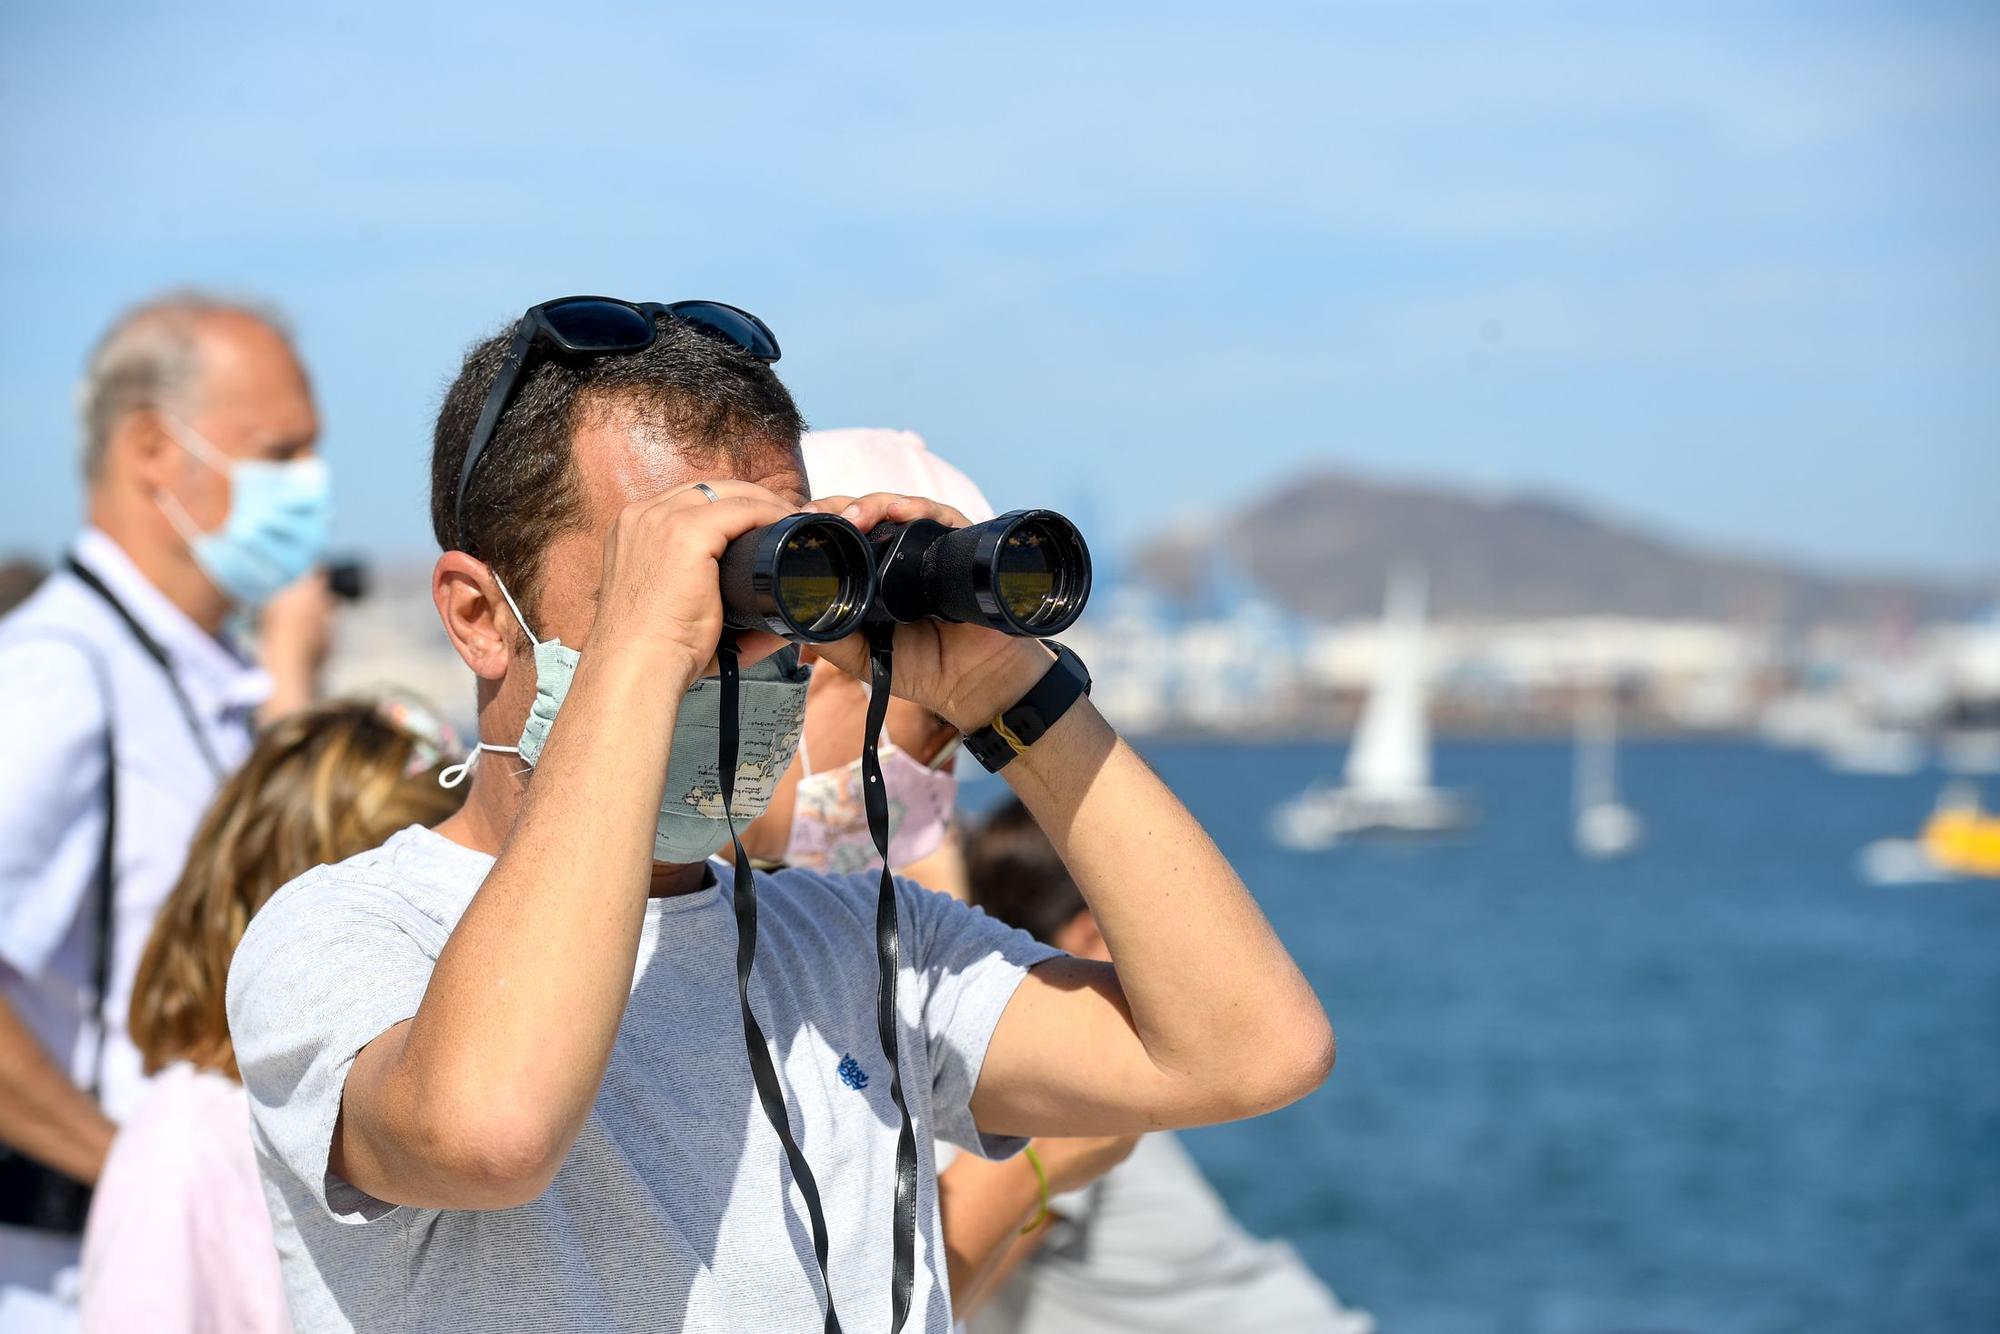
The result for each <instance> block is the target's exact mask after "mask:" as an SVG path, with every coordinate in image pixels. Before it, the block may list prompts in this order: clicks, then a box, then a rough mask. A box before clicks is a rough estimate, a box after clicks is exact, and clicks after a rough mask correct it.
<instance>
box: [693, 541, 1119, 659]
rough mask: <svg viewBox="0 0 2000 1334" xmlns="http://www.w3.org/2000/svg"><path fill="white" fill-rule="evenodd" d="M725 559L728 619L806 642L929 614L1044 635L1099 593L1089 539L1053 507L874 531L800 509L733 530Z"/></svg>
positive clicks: (1065, 625)
mask: <svg viewBox="0 0 2000 1334" xmlns="http://www.w3.org/2000/svg"><path fill="white" fill-rule="evenodd" d="M721 567H722V606H723V619H724V620H725V621H726V622H727V623H728V624H730V625H732V626H734V627H736V628H737V629H740V630H769V631H770V632H772V633H773V634H778V635H783V636H784V637H786V638H787V639H795V640H800V641H803V642H805V643H809V644H824V643H828V642H830V641H832V640H835V639H843V638H845V637H846V636H848V635H851V634H853V633H854V632H855V631H856V630H858V629H860V628H861V627H862V626H863V625H866V624H871V623H877V624H879V623H882V622H891V621H893V622H907V621H918V620H923V619H925V618H927V617H929V618H935V619H937V620H941V621H965V622H971V623H973V624H975V625H984V626H987V627H990V628H991V629H994V630H998V631H1000V632H1002V633H1003V634H1010V635H1026V636H1032V637H1034V638H1038V639H1042V638H1047V637H1048V636H1050V635H1056V634H1061V633H1062V632H1063V631H1064V630H1067V629H1068V628H1069V627H1070V626H1071V625H1073V624H1075V622H1076V618H1077V617H1078V616H1080V615H1082V614H1083V606H1084V603H1085V601H1086V600H1088V598H1089V597H1090V548H1089V547H1088V546H1086V545H1085V544H1084V540H1083V534H1082V533H1081V532H1079V531H1078V530H1077V527H1076V525H1075V524H1073V523H1071V522H1070V521H1069V520H1068V519H1065V518H1064V517H1063V516H1062V515H1060V514H1057V513H1056V512H1055V511H1054V510H1039V509H1035V510H1014V511H1012V512H1011V513H1008V514H1003V515H1001V516H1000V517H999V518H997V519H990V520H988V521H987V522H985V523H976V524H973V525H971V526H970V527H966V528H947V527H946V526H945V525H943V524H941V523H938V522H937V521H936V520H933V519H918V520H916V521H914V522H912V523H897V524H882V525H880V526H878V527H876V528H875V529H874V530H873V531H871V532H869V533H867V534H866V535H863V533H862V532H861V530H860V529H859V528H856V527H855V526H854V525H853V524H851V523H849V522H848V521H847V520H846V519H843V518H841V517H839V516H838V515H833V514H794V515H791V516H790V517H788V518H785V519H780V520H779V521H778V522H777V523H774V524H770V525H768V526H766V527H763V528H757V529H753V530H752V531H750V532H748V533H745V534H743V536H741V537H739V538H737V539H736V540H735V541H733V542H731V543H730V544H729V546H728V548H727V549H726V550H724V552H723V554H722V561H721Z"/></svg>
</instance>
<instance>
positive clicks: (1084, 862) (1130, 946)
mask: <svg viewBox="0 0 2000 1334" xmlns="http://www.w3.org/2000/svg"><path fill="white" fill-rule="evenodd" d="M1005 773H1006V776H1007V778H1008V780H1009V782H1010V783H1011V784H1012V785H1013V787H1014V790H1015V791H1016V792H1017V793H1018V794H1019V795H1020V797H1021V799H1022V800H1023V801H1024V802H1025V803H1026V804H1027V806H1028V808H1029V810H1030V811H1032V812H1033V813H1034V815H1035V818H1036V820H1037V821H1038V822H1039V823H1040V825H1041V827H1042V829H1043V830H1044V831H1045V832H1046V833H1047V834H1048V836H1049V838H1050V839H1051V840H1052V841H1053V842H1054V844H1055V846H1056V848H1057V850H1058V851H1059V852H1060V853H1061V854H1062V858H1063V862H1064V864H1065V865H1066V866H1067V867H1068V868H1069V871H1070V874H1071V876H1072V877H1073V878H1074V879H1075V880H1076V884H1077V887H1078V889H1080V890H1081V891H1082V893H1083V897H1084V899H1085V901H1086V902H1088V903H1089V905H1090V908H1091V911H1092V912H1093V913H1094V914H1095V916H1096V918H1097V924H1098V928H1099V930H1101V931H1102V932H1103V934H1104V940H1105V944H1106V945H1107V946H1108V947H1109V949H1110V952H1111V957H1112V958H1113V959H1114V960H1116V962H1117V969H1118V983H1119V985H1120V987H1121V988H1122V990H1123V993H1124V999H1125V1002H1126V1004H1127V1005H1128V1006H1129V1007H1130V1011H1131V1020H1132V1024H1133V1027H1134V1028H1135V1029H1136V1031H1137V1033H1138V1035H1139V1038H1140V1040H1141V1041H1142V1042H1143V1043H1144V1045H1145V1049H1146V1054H1147V1056H1148V1057H1150V1058H1151V1060H1152V1062H1153V1063H1154V1064H1155V1065H1156V1066H1158V1067H1160V1068H1161V1069H1162V1070H1163V1071H1167V1072H1171V1073H1173V1074H1175V1075H1178V1076H1185V1077H1189V1078H1193V1079H1197V1080H1200V1081H1202V1082H1204V1083H1206V1082H1211V1081H1213V1080H1216V1079H1247V1078H1249V1077H1251V1076H1253V1075H1254V1074H1255V1073H1256V1072H1257V1071H1258V1069H1259V1067H1260V1065H1262V1064H1264V1063H1266V1062H1265V1059H1264V1058H1266V1057H1268V1058H1269V1063H1270V1064H1271V1065H1272V1066H1273V1070H1272V1075H1273V1078H1274V1079H1279V1080H1282V1079H1283V1078H1285V1077H1286V1075H1287V1074H1288V1071H1286V1070H1283V1069H1279V1068H1277V1067H1278V1066H1280V1065H1284V1066H1289V1065H1290V1064H1292V1063H1293V1062H1299V1063H1301V1064H1302V1065H1308V1066H1309V1065H1312V1064H1315V1063H1319V1062H1322V1061H1324V1062H1330V1061H1331V1050H1332V1030H1331V1028H1330V1027H1329V1026H1328V1024H1327V1021H1326V1014H1325V1011H1324V1010H1322V1009H1321V1007H1320V1004H1319V1000H1318V998H1317V997H1315V996H1314V995H1313V992H1312V988H1311V987H1310V986H1309V985H1307V983H1306V980H1305V978H1304V976H1303V975H1301V974H1300V972H1299V970H1298V967H1297V965H1296V964H1294V963H1293V962H1292V959H1291V956H1290V955H1289V954H1288V953H1287V952H1286V950H1285V948H1284V945H1283V944H1282V943H1281V942H1280V941H1279V940H1278V937H1277V934H1276V933H1275V932H1274V931H1272V929H1271V926H1270V923H1268V922H1267V921H1265V919H1264V915H1263V913H1262V912H1261V911H1259V909H1258V907H1257V904H1256V901H1255V900H1254V899H1253V898H1252V897H1251V895H1250V892H1249V890H1248V889H1246V888H1245V887H1244V885H1243V882H1242V881H1241V880H1240V879H1239V878H1238V877H1237V875H1236V873H1235V871H1234V870H1232V869H1231V867H1230V865H1229V863H1228V862H1227V861H1226V860H1225V859H1224V858H1223V856H1222V853H1221V852H1220V851H1219V850H1218V849H1217V848H1216V846H1215V844H1214V842H1213V841H1212V840H1211V839H1210V838H1209V836H1208V834H1207V833H1206V831H1204V830H1203V829H1202V827H1201V825H1200V824H1199V823H1197V822H1196V820H1195V818H1194V817H1193V815H1191V814H1190V813H1189V812H1188V810H1187V808H1186V807H1185V806H1183V805H1182V804H1181V803H1180V801H1179V799H1177V798H1176V797H1175V796H1174V795H1173V793H1172V792H1171V791H1170V790H1169V789H1168V788H1167V786H1166V785H1165V784H1164V783H1162V782H1161V781H1160V780H1159V778H1158V777H1157V776H1156V775H1155V774H1154V773H1153V771H1152V770H1151V769H1150V768H1148V767H1147V766H1146V764H1145V762H1144V761H1143V760H1141V759H1140V758H1139V756H1138V754H1137V753H1136V752H1135V751H1134V750H1133V749H1132V748H1131V747H1130V746H1129V745H1127V744H1126V743H1125V742H1124V740H1123V739H1122V738H1120V737H1119V736H1118V735H1117V733H1115V732H1114V731H1113V730H1112V729H1111V727H1110V725H1109V724H1107V723H1106V722H1105V721H1104V719H1103V717H1102V716H1101V715H1100V714H1099V713H1098V712H1097V710H1096V709H1095V707H1093V706H1092V705H1091V704H1090V703H1089V701H1088V700H1079V701H1078V702H1077V704H1076V705H1075V706H1074V707H1072V708H1071V709H1070V711H1069V712H1068V713H1067V714H1065V715H1064V716H1063V718H1062V719H1061V720H1060V721H1059V722H1057V723H1056V725H1055V726H1054V727H1053V728H1051V729H1050V730H1049V732H1048V733H1047V735H1045V736H1044V737H1043V738H1042V739H1041V740H1040V741H1039V742H1037V743H1036V744H1035V745H1034V746H1032V747H1030V748H1029V749H1028V750H1027V751H1026V752H1025V753H1024V754H1022V755H1020V756H1019V757H1017V758H1016V759H1015V760H1014V762H1013V763H1012V764H1010V765H1008V766H1007V769H1006V770H1005ZM1292 1096H1296V1094H1293V1095H1292Z"/></svg>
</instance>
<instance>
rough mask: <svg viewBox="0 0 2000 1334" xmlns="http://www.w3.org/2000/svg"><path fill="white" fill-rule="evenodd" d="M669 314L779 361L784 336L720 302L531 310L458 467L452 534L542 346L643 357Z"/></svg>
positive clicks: (574, 299)
mask: <svg viewBox="0 0 2000 1334" xmlns="http://www.w3.org/2000/svg"><path fill="white" fill-rule="evenodd" d="M662 315H665V316H667V317H668V318H669V319H674V320H679V321H680V322H681V323H683V324H687V325H691V326H693V327H694V328H696V329H699V330H701V331H702V332H704V333H708V334H713V335H715V336H716V337H718V338H723V339H727V340H728V341H729V342H731V343H734V344H735V345H736V346H738V347H740V348H742V349H743V350H744V351H745V352H748V353H749V354H750V355H751V356H753V357H755V358H757V360H759V361H762V362H765V363H767V364H768V363H770V362H773V361H776V360H777V359H778V338H777V335H775V334H773V333H772V332H771V329H770V326H769V325H767V324H765V323H764V321H762V320H760V319H758V318H757V317H756V316H755V315H752V314H751V313H750V312H749V311H747V310H740V309H738V308H737V307H735V306H730V305H724V304H723V303H722V302H720V301H669V302H666V303H664V304H663V303H661V302H658V301H645V302H639V303H634V302H631V301H620V300H619V299H618V298H617V297H611V296H566V297H562V298H560V299H559V300H555V301H544V302H543V303H542V304H541V305H539V306H530V307H529V308H528V311H527V313H526V314H524V315H522V316H521V319H520V322H519V323H518V324H516V325H515V326H514V341H513V343H512V344H511V345H510V346H509V347H508V349H507V360H506V363H505V364H504V365H502V366H501V367H500V374H499V375H498V376H496V377H494V380H493V388H491V389H490V390H488V391H487V393H486V406H485V407H483V408H481V409H480V412H479V422H478V424H477V425H476V426H474V427H473V428H472V440H471V442H470V443H469V444H467V445H466V447H465V462H464V463H463V464H461V465H460V466H459V469H458V495H457V498H456V499H455V500H454V501H453V502H452V509H451V516H452V529H453V534H454V536H459V535H462V534H463V533H464V531H465V492H466V489H467V488H468V487H469V486H470V485H471V484H472V470H473V469H474V468H475V467H477V466H478V465H479V458H480V455H482V454H484V453H485V452H486V446H487V444H488V443H489V442H491V441H492V439H493V432H494V431H495V430H496V429H497V428H498V427H499V425H500V416H501V414H502V413H504V412H506V411H507V405H508V403H510V402H512V401H513V398H514V391H515V390H516V389H518V388H519V387H520V384H521V379H522V377H523V376H525V375H526V374H527V372H528V367H529V366H530V365H532V364H533V361H534V356H535V353H536V351H537V350H538V349H541V348H554V349H555V351H557V352H558V353H560V354H561V355H563V356H570V357H602V356H610V355H613V354H615V353H619V352H643V351H644V350H645V349H647V348H649V347H651V346H652V345H653V338H654V337H655V335H656V334H657V333H658V326H657V324H656V321H657V320H658V319H659V317H660V316H662Z"/></svg>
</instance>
